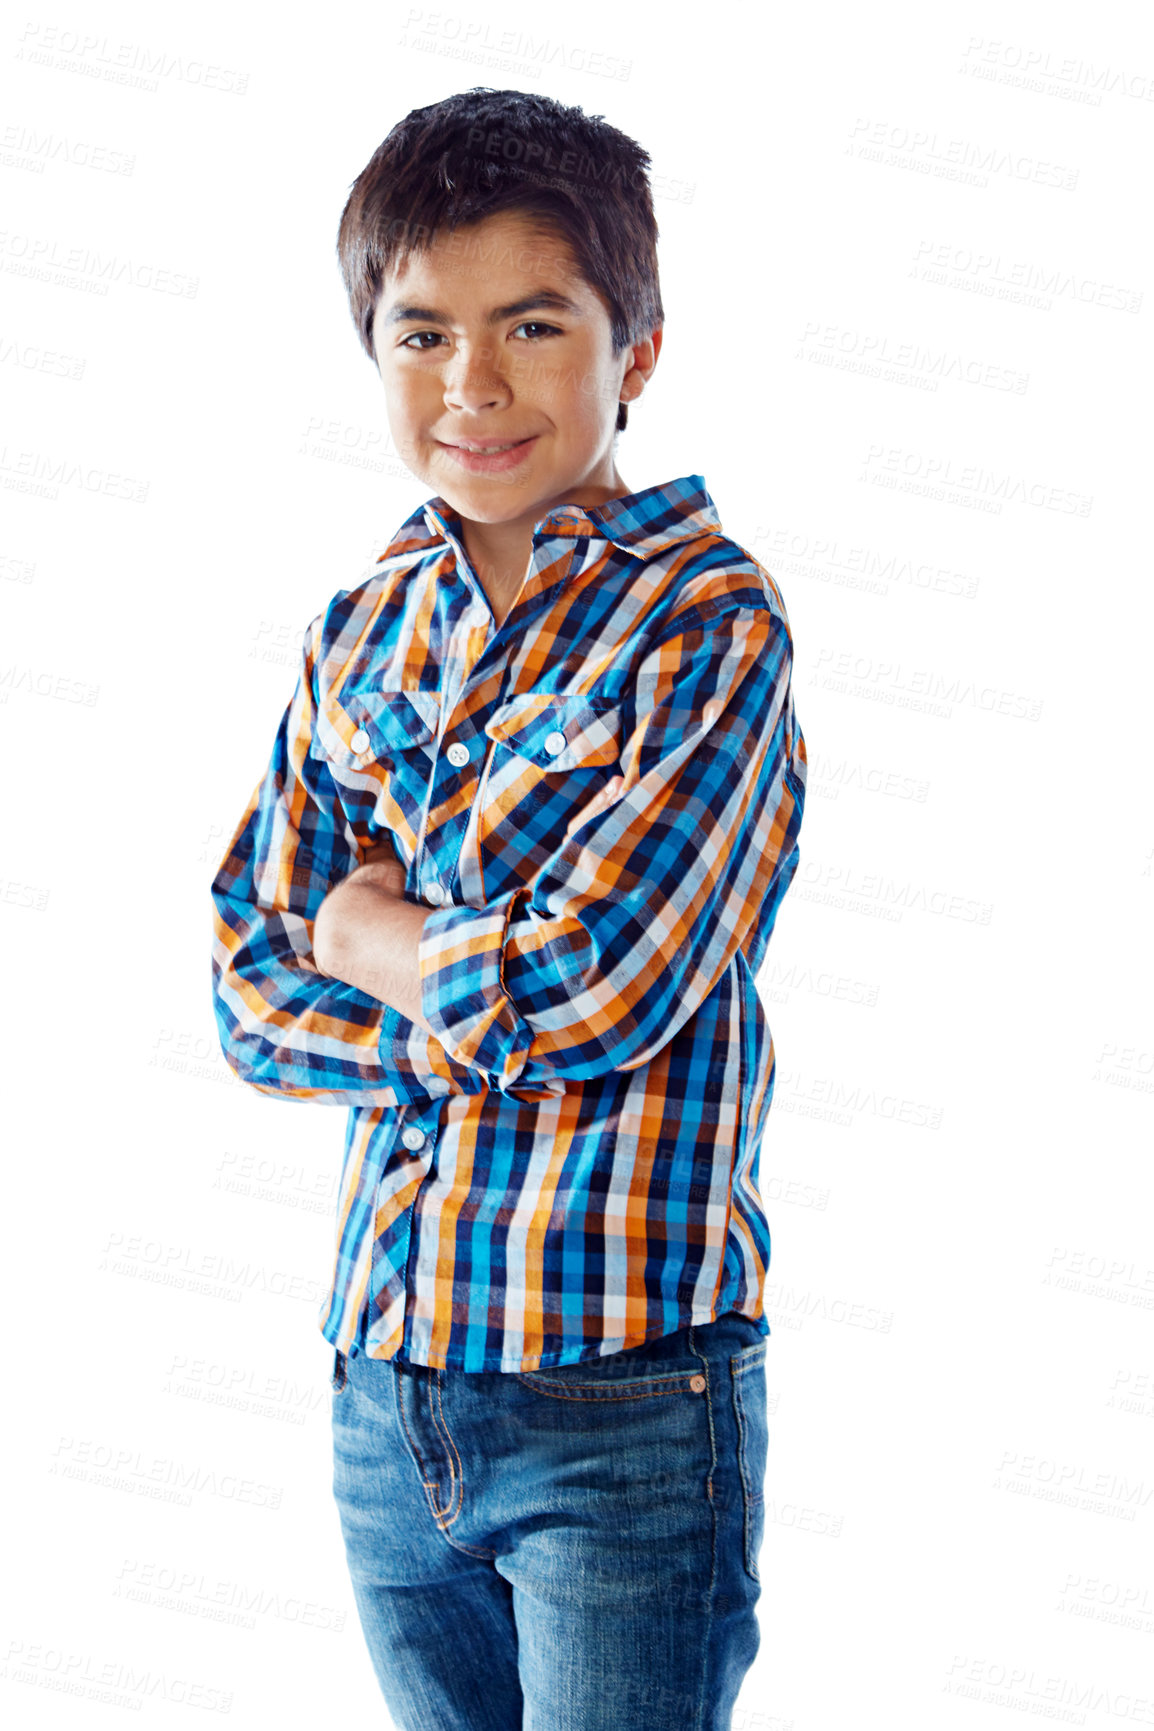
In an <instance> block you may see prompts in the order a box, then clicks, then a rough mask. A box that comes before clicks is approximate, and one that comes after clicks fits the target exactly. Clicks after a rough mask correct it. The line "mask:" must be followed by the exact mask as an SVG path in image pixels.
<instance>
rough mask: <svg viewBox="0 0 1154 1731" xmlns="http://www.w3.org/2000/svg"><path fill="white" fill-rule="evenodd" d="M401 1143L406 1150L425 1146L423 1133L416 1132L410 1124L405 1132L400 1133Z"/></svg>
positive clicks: (415, 1128)
mask: <svg viewBox="0 0 1154 1731" xmlns="http://www.w3.org/2000/svg"><path fill="white" fill-rule="evenodd" d="M401 1141H402V1142H403V1143H404V1144H405V1147H406V1148H423V1147H424V1146H425V1132H424V1131H423V1130H418V1129H417V1126H416V1125H415V1124H410V1125H409V1127H408V1129H407V1130H402V1131H401Z"/></svg>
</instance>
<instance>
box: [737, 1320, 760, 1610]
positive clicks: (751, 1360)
mask: <svg viewBox="0 0 1154 1731" xmlns="http://www.w3.org/2000/svg"><path fill="white" fill-rule="evenodd" d="M765 1348H766V1343H765V1341H764V1340H762V1341H759V1342H758V1343H757V1345H755V1346H747V1347H745V1348H744V1350H743V1351H741V1352H736V1353H734V1354H733V1355H732V1356H731V1358H730V1360H729V1372H730V1377H731V1380H732V1383H733V1410H734V1415H735V1417H736V1420H737V1462H738V1466H739V1467H740V1469H741V1500H742V1516H743V1524H744V1529H745V1535H744V1561H745V1572H746V1574H747V1575H749V1576H750V1578H751V1579H752V1580H754V1581H760V1579H761V1576H760V1574H759V1573H758V1567H757V1558H758V1553H759V1552H760V1550H761V1544H762V1540H763V1539H764V1537H765V1470H766V1465H767V1462H768V1455H769V1419H768V1411H767V1401H766V1392H765Z"/></svg>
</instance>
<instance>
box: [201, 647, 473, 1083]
mask: <svg viewBox="0 0 1154 1731" xmlns="http://www.w3.org/2000/svg"><path fill="white" fill-rule="evenodd" d="M323 618H324V615H323V614H320V615H318V616H317V618H316V619H314V620H313V621H312V623H311V624H310V626H309V627H308V629H307V631H306V633H305V645H304V650H303V665H302V668H301V671H300V674H299V677H298V680H297V686H296V690H295V692H294V694H293V697H292V699H291V701H290V703H289V705H288V707H287V709H286V710H285V713H284V715H283V717H282V719H281V723H280V727H279V729H278V731H277V735H276V740H275V743H274V745H273V750H272V755H271V759H270V762H269V765H268V768H267V770H266V772H265V774H264V776H263V777H262V779H261V781H260V782H259V783H258V784H257V786H256V788H255V790H254V791H253V794H252V796H251V798H250V800H249V802H248V806H247V808H246V810H245V812H244V815H243V816H242V818H241V820H240V822H239V824H238V825H237V827H236V830H235V831H234V833H233V836H232V839H231V841H230V842H229V844H228V848H227V850H226V852H225V855H224V858H223V860H222V861H221V863H220V865H219V867H218V869H217V871H216V875H215V876H214V878H213V881H212V885H211V895H212V901H213V947H212V990H213V1009H214V1014H215V1017H216V1023H217V1029H218V1033H219V1037H220V1042H221V1047H222V1050H223V1052H224V1056H225V1059H226V1061H227V1063H228V1064H229V1066H230V1068H231V1069H232V1070H233V1071H234V1072H235V1074H236V1075H237V1076H238V1077H239V1078H240V1080H241V1081H242V1082H246V1083H248V1084H249V1085H250V1086H251V1087H253V1088H255V1089H257V1090H258V1091H259V1092H261V1093H264V1094H270V1095H273V1096H275V1097H276V1098H279V1099H289V1100H311V1101H316V1102H319V1103H321V1104H324V1105H334V1106H398V1105H403V1104H407V1103H411V1102H423V1101H425V1100H427V1099H428V1098H429V1097H430V1096H435V1095H445V1094H460V1093H468V1094H473V1093H478V1092H480V1091H481V1090H482V1089H484V1088H485V1087H486V1086H487V1085H488V1084H487V1081H486V1078H485V1077H484V1076H483V1075H482V1074H480V1072H479V1071H478V1070H476V1069H475V1068H472V1067H470V1066H468V1065H465V1064H463V1063H459V1062H458V1061H457V1060H455V1059H454V1058H452V1057H451V1056H450V1055H449V1054H448V1053H447V1052H446V1051H445V1049H444V1047H442V1046H441V1045H440V1044H439V1043H438V1041H436V1040H435V1039H434V1038H433V1037H432V1035H430V1034H429V1033H428V1031H427V1030H426V1029H424V1028H422V1027H420V1026H419V1025H418V1024H416V1023H414V1022H411V1021H409V1019H408V1018H407V1017H405V1016H402V1015H400V1014H399V1012H398V1011H396V1010H395V1009H393V1008H391V1007H390V1006H388V1005H386V1004H383V1003H381V1002H380V1001H379V1000H377V999H376V998H372V997H370V996H369V995H368V994H367V993H366V992H362V991H361V990H359V989H358V988H357V987H355V986H351V985H348V984H346V983H345V982H344V981H343V980H337V979H333V978H331V977H330V976H329V975H327V974H323V973H322V972H321V971H320V969H319V968H318V967H317V964H316V960H315V958H314V956H313V947H312V945H313V925H314V922H315V919H316V916H317V913H318V911H319V909H320V905H321V903H322V902H323V900H324V898H325V896H326V895H327V894H328V892H329V890H330V889H332V888H333V887H334V886H335V885H336V884H337V883H339V882H340V881H341V880H342V879H343V878H346V877H347V876H348V875H349V873H350V872H351V871H353V870H354V869H355V867H356V866H357V865H358V864H359V859H358V849H357V841H356V837H355V835H354V834H353V831H352V829H351V827H350V826H349V823H348V820H347V818H346V816H345V813H344V810H343V807H342V806H341V803H340V798H339V791H338V788H337V785H336V783H335V782H334V780H333V777H332V774H331V771H330V770H329V767H328V765H327V762H326V761H325V759H324V757H323V754H314V753H313V752H312V751H311V750H310V746H311V745H312V743H313V738H314V720H315V714H316V701H317V696H316V687H315V679H316V666H317V655H318V652H319V646H320V635H319V634H320V627H321V624H322V621H323Z"/></svg>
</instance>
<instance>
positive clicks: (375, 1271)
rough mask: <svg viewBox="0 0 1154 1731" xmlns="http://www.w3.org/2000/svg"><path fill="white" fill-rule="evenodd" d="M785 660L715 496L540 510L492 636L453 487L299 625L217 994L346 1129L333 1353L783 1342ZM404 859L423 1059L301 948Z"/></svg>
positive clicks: (791, 780)
mask: <svg viewBox="0 0 1154 1731" xmlns="http://www.w3.org/2000/svg"><path fill="white" fill-rule="evenodd" d="M792 648H793V645H792V637H791V634H790V628H789V624H788V621H787V618H786V612H785V607H784V604H783V602H782V598H781V595H780V594H779V592H778V589H777V586H776V584H775V583H774V581H773V579H772V578H771V577H770V576H769V575H768V573H767V572H765V571H764V570H763V569H762V568H761V566H760V565H758V563H757V562H756V560H754V559H752V558H751V557H750V556H749V554H747V553H746V552H745V551H744V550H743V549H742V548H740V547H739V546H737V545H736V544H735V543H734V542H733V541H730V540H729V539H727V537H726V536H725V535H724V534H723V533H722V530H721V524H720V520H719V518H718V515H717V510H716V507H715V506H714V504H713V501H712V499H711V498H710V497H709V494H708V493H707V492H706V489H705V481H704V477H703V476H701V475H687V476H683V477H682V478H681V479H679V480H675V481H671V482H669V483H668V484H667V485H666V486H659V487H646V488H644V489H642V490H641V491H640V492H636V493H630V494H627V495H625V496H623V497H621V498H616V499H611V500H609V501H608V502H607V503H605V504H603V505H599V506H597V507H596V508H590V507H585V506H578V505H562V506H560V507H558V508H557V509H555V510H552V511H550V512H549V513H548V515H547V516H545V517H542V518H541V519H540V520H539V522H538V523H537V525H536V527H535V530H534V534H533V553H532V559H531V562H530V565H529V570H528V574H527V576H526V579H525V583H524V586H523V588H522V590H521V592H520V595H519V597H518V600H517V602H516V605H515V606H514V607H513V609H512V610H511V612H510V613H509V614H508V616H507V618H506V619H505V620H504V621H503V623H502V624H501V625H500V627H498V626H497V624H496V620H495V617H494V615H493V613H492V611H491V609H490V606H489V603H488V600H487V599H486V596H485V593H484V590H483V588H482V587H481V585H480V583H479V582H478V580H477V577H476V575H475V573H474V571H473V569H472V567H471V565H470V562H469V558H468V555H467V553H466V551H465V547H464V540H463V530H462V524H461V520H460V518H459V517H458V516H457V514H456V513H455V511H454V510H453V509H452V508H451V507H450V506H449V505H448V504H447V503H446V502H445V500H444V499H442V498H440V497H439V496H438V497H436V498H433V499H431V500H429V501H428V503H427V504H425V505H423V506H421V507H418V509H416V510H415V511H414V512H413V513H412V515H411V516H410V517H408V518H407V520H406V521H405V522H404V523H403V524H402V525H401V527H400V529H399V530H398V532H397V534H396V535H395V536H394V538H393V540H392V541H391V542H390V544H389V546H388V548H387V549H386V551H385V552H384V553H383V554H381V556H380V558H379V559H378V560H377V561H375V563H374V564H373V566H372V567H371V568H370V571H369V574H368V575H367V576H366V578H365V580H364V581H363V582H361V583H360V584H359V585H358V586H357V587H356V588H354V589H348V590H341V591H340V592H338V594H337V595H336V596H335V597H334V598H333V600H332V601H331V602H330V603H329V605H328V606H327V607H326V608H325V609H324V611H323V612H322V613H320V614H319V615H318V616H317V617H316V618H315V619H314V620H313V621H312V623H311V624H310V625H309V627H308V628H307V630H306V632H305V635H304V649H303V665H302V667H301V670H300V674H299V678H298V680H297V685H296V690H295V693H294V695H293V697H292V699H291V701H290V703H289V704H288V707H287V709H286V711H285V713H284V716H283V717H282V720H281V723H280V727H279V730H278V732H277V735H276V740H275V743H274V745H273V749H272V757H271V760H270V762H269V765H268V768H267V770H266V772H265V774H264V776H263V778H262V779H261V781H260V782H259V783H258V785H257V787H256V788H255V790H254V792H253V794H252V797H251V799H250V801H249V804H248V808H247V810H246V811H245V813H244V815H243V817H242V818H241V820H240V823H239V824H238V826H237V828H236V830H235V832H234V833H233V836H232V839H231V841H230V842H229V844H228V848H227V851H226V852H225V855H224V858H223V860H222V861H221V863H220V866H219V869H218V870H217V872H216V875H215V877H214V879H213V882H212V889H211V893H212V898H213V904H214V915H213V926H214V944H213V957H212V973H213V1003H214V1009H215V1014H216V1021H217V1026H218V1028H219V1033H220V1039H221V1044H222V1047H223V1050H224V1053H225V1056H226V1058H227V1061H228V1063H229V1065H230V1066H231V1068H232V1069H233V1070H234V1071H235V1072H236V1074H237V1075H238V1076H239V1077H240V1078H241V1080H242V1081H244V1082H247V1083H249V1084H250V1085H251V1086H252V1087H254V1088H256V1089H259V1090H260V1091H262V1092H263V1093H267V1094H271V1095H274V1096H276V1097H278V1098H280V1099H288V1100H306V1101H307V1100H313V1101H318V1102H320V1103H322V1104H328V1105H333V1106H346V1107H349V1108H350V1111H349V1118H348V1128H347V1131H346V1136H345V1147H344V1163H343V1169H342V1176H341V1186H340V1199H339V1203H338V1208H337V1220H336V1245H335V1258H334V1264H333V1273H332V1282H331V1290H330V1292H329V1295H328V1297H327V1298H326V1300H325V1302H324V1304H323V1305H322V1307H321V1312H320V1319H319V1320H320V1326H321V1331H322V1333H323V1334H324V1336H325V1338H326V1339H327V1340H328V1341H330V1342H331V1343H332V1344H333V1345H334V1346H335V1347H336V1348H337V1349H339V1350H340V1351H342V1352H344V1353H346V1354H352V1353H355V1352H357V1351H363V1352H367V1353H368V1354H369V1355H370V1356H371V1357H373V1358H383V1359H391V1358H394V1357H397V1358H399V1359H401V1360H408V1361H411V1362H413V1363H416V1364H422V1365H427V1366H431V1367H437V1368H449V1367H456V1368H460V1369H462V1370H472V1371H487V1370H503V1371H516V1370H537V1369H541V1368H545V1367H548V1366H551V1365H558V1364H570V1363H573V1362H575V1361H577V1360H580V1359H588V1358H593V1357H597V1356H600V1355H602V1354H605V1353H610V1352H615V1351H619V1350H621V1349H624V1348H626V1347H631V1346H637V1345H640V1344H641V1343H642V1342H643V1341H645V1340H647V1339H651V1338H653V1337H655V1336H659V1335H663V1334H667V1333H671V1332H672V1331H673V1330H675V1329H678V1328H683V1327H685V1326H686V1325H687V1324H689V1323H704V1322H708V1321H710V1320H712V1319H713V1318H714V1317H717V1316H720V1315H721V1314H722V1313H723V1312H725V1311H726V1310H738V1311H741V1312H742V1313H743V1314H744V1315H745V1316H748V1317H749V1318H751V1319H752V1320H753V1321H755V1322H758V1323H759V1324H760V1325H761V1332H762V1333H763V1334H768V1333H769V1324H768V1322H767V1321H766V1320H765V1315H764V1309H763V1304H762V1293H763V1287H764V1280H765V1273H766V1268H767V1266H768V1262H769V1249H770V1245H769V1231H768V1227H767V1223H766V1218H765V1213H764V1210H763V1206H762V1201H761V1197H760V1194H759V1192H758V1187H757V1167H758V1151H759V1145H760V1142H761V1138H762V1134H763V1131H764V1129H765V1125H766V1120H767V1115H768V1112H769V1106H770V1100H771V1098H772V1093H773V1081H774V1071H775V1059H774V1046H773V1039H772V1036H771V1034H770V1030H769V1027H768V1025H767V1022H766V1018H765V1014H764V1011H763V1006H762V1002H761V999H760V997H759V994H758V990H757V986H756V975H757V973H758V970H759V968H760V966H761V963H762V960H763V958H764V956H765V952H766V946H767V944H768V942H769V938H770V934H771V932H772V930H773V925H774V921H775V918H776V916H777V910H778V908H779V906H780V904H781V900H782V897H783V896H784V894H785V892H786V890H787V889H788V887H789V884H790V882H791V880H792V878H793V875H794V872H795V871H796V869H797V863H798V842H797V838H798V831H799V829H800V825H801V817H802V807H803V803H804V797H805V783H806V752H805V742H804V739H803V737H802V733H801V730H800V728H799V727H798V724H797V721H796V719H795V716H794V707H793V697H792V691H791V683H790V675H791V669H792ZM614 775H620V776H621V777H622V778H623V786H622V788H621V790H620V792H619V794H618V796H617V797H616V799H614V800H613V801H612V803H611V804H609V805H608V806H607V807H603V808H602V807H598V808H597V810H596V811H595V814H594V815H593V816H592V817H591V818H590V819H589V820H588V821H586V822H585V823H583V824H581V825H580V826H579V827H576V828H575V829H574V830H573V833H572V834H571V835H570V836H569V837H568V838H567V837H566V831H567V830H568V829H569V828H570V825H571V824H572V820H573V818H574V816H575V814H576V813H577V812H578V811H579V809H580V807H581V806H582V805H583V804H587V803H589V801H590V800H591V799H592V798H593V796H594V795H595V794H596V793H597V791H598V789H600V788H601V787H602V786H603V785H604V784H605V782H606V781H607V780H609V779H610V778H611V777H612V776H614ZM390 841H391V845H392V846H393V847H394V849H395V851H396V854H397V857H398V859H399V860H400V861H401V863H402V864H403V865H404V867H405V870H406V874H407V887H406V897H407V899H409V900H412V901H415V902H417V903H420V904H421V905H422V906H424V907H426V908H427V909H428V910H429V913H428V918H427V921H426V923H425V926H424V930H423V933H422V936H421V940H420V972H421V991H422V1014H423V1016H424V1017H425V1018H426V1020H427V1021H428V1022H429V1024H430V1026H431V1027H432V1028H435V1029H436V1030H437V1035H438V1037H437V1038H436V1039H434V1038H433V1037H432V1036H431V1035H430V1033H429V1032H428V1030H427V1029H425V1028H422V1027H421V1026H419V1025H418V1024H417V1023H414V1022H412V1021H410V1020H408V1018H407V1017H405V1016H402V1015H401V1014H400V1013H399V1012H398V1011H396V1010H394V1009H393V1008H391V1007H390V1006H388V1005H386V1004H384V1003H382V1002H380V1001H379V1000H377V999H375V998H373V997H370V996H369V995H368V994H367V993H366V992H364V991H361V990H360V989H358V988H357V987H354V986H350V985H347V984H345V983H344V982H343V981H340V980H337V979H334V978H332V977H330V976H328V975H325V974H323V973H321V972H320V971H319V970H318V968H317V965H316V962H315V960H314V958H313V953H312V932H313V921H314V920H315V918H316V915H317V911H318V909H319V908H320V905H321V903H322V901H323V900H324V898H325V896H326V895H327V894H328V892H329V890H330V889H332V888H333V887H334V886H335V885H336V884H337V883H338V882H340V881H341V880H342V879H343V878H345V877H347V876H348V874H349V873H350V872H352V871H353V870H354V869H355V868H356V867H357V865H359V864H360V863H361V861H362V860H363V858H364V856H365V853H366V852H367V850H368V849H369V848H371V847H373V846H375V845H378V844H380V843H382V842H385V843H387V842H390Z"/></svg>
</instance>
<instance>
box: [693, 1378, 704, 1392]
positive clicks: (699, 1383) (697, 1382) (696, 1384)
mask: <svg viewBox="0 0 1154 1731" xmlns="http://www.w3.org/2000/svg"><path fill="white" fill-rule="evenodd" d="M689 1386H690V1388H691V1389H692V1390H693V1392H694V1394H703V1393H704V1392H705V1378H704V1377H703V1376H691V1377H690V1379H689Z"/></svg>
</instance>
